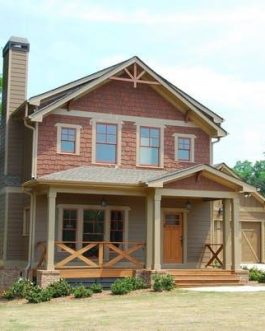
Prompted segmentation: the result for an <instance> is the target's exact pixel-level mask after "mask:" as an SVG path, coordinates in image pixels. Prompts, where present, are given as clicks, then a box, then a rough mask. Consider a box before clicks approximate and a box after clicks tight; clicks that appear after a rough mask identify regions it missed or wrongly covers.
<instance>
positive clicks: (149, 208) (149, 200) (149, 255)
mask: <svg viewBox="0 0 265 331" xmlns="http://www.w3.org/2000/svg"><path fill="white" fill-rule="evenodd" d="M153 199H154V198H153V196H152V195H151V194H149V195H148V196H147V197H146V257H145V258H146V263H145V267H146V269H149V270H150V269H152V264H153V222H154V215H153V214H154V200H153Z"/></svg>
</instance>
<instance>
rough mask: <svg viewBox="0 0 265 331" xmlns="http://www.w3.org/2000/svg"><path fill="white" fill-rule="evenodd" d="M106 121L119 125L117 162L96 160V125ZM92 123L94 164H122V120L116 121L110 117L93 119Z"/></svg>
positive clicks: (106, 122) (92, 155)
mask: <svg viewBox="0 0 265 331" xmlns="http://www.w3.org/2000/svg"><path fill="white" fill-rule="evenodd" d="M100 123H104V124H115V125H117V151H116V153H117V159H116V163H107V162H97V160H96V142H97V139H96V127H97V124H100ZM90 124H91V125H92V150H91V157H92V164H100V165H102V164H103V165H108V164H109V165H113V166H120V165H121V133H122V132H121V130H122V124H123V122H122V121H115V120H109V119H107V120H106V119H103V118H102V119H96V120H95V119H91V120H90Z"/></svg>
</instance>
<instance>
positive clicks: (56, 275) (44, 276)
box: [37, 270, 61, 288]
mask: <svg viewBox="0 0 265 331" xmlns="http://www.w3.org/2000/svg"><path fill="white" fill-rule="evenodd" d="M60 278H61V276H60V271H58V270H37V284H38V285H39V286H40V287H42V288H46V287H48V286H49V285H50V284H52V283H54V282H57V281H58V280H60Z"/></svg>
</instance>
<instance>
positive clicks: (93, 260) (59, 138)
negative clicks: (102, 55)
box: [0, 37, 257, 286]
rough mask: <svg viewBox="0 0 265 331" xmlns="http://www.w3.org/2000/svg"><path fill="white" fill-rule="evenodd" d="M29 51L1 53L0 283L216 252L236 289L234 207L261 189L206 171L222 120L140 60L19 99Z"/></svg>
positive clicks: (85, 274)
mask: <svg viewBox="0 0 265 331" xmlns="http://www.w3.org/2000/svg"><path fill="white" fill-rule="evenodd" d="M28 53H29V43H28V41H27V40H26V39H22V38H14V37H12V38H11V39H10V40H9V41H8V42H7V44H6V46H5V47H4V49H3V57H4V59H3V60H4V71H3V83H4V86H3V99H2V102H3V110H2V119H1V131H0V132H1V136H0V137H1V150H0V158H1V159H0V184H1V186H0V189H1V192H0V259H1V260H2V269H0V273H2V284H4V283H7V280H10V279H12V277H14V276H15V275H17V274H18V273H20V272H23V273H24V274H26V275H33V276H34V275H35V276H37V280H38V282H39V283H40V284H41V285H42V286H45V285H47V284H48V283H49V282H51V281H53V280H55V279H58V278H59V277H64V278H66V279H73V278H78V279H89V278H108V277H111V278H115V277H124V276H129V275H133V274H134V273H135V272H137V273H145V274H146V275H149V274H151V273H152V272H154V271H156V272H157V271H159V272H161V271H165V272H171V273H172V274H175V275H177V273H178V270H182V272H183V270H186V271H187V272H188V270H190V269H192V270H194V269H196V270H198V272H199V271H200V270H201V269H202V268H204V267H205V266H206V265H210V264H212V262H213V260H216V258H217V261H218V259H219V253H220V252H221V251H222V255H223V257H222V261H219V262H218V263H220V266H222V267H223V269H224V270H223V274H221V273H222V270H219V272H220V275H224V276H223V277H225V275H229V277H230V278H229V279H230V281H231V282H232V280H233V281H238V279H239V278H236V277H237V275H238V273H239V271H240V222H239V199H240V195H241V194H242V192H247V193H248V194H251V193H253V194H257V193H256V189H255V188H254V187H252V186H250V185H248V184H246V183H244V182H243V181H242V180H240V179H239V178H238V177H236V176H232V175H231V174H229V173H227V172H225V171H222V169H221V170H218V169H217V168H215V167H214V166H213V165H212V154H213V144H214V143H215V142H216V141H218V140H219V139H221V138H223V137H224V136H226V134H227V133H226V131H225V130H224V129H223V127H222V122H223V119H222V118H221V117H220V116H218V115H217V114H216V113H214V112H213V111H211V110H210V109H208V108H207V107H205V106H203V105H202V104H201V103H199V102H198V101H196V100H194V99H193V98H192V97H190V96H189V95H188V94H186V93H185V92H183V91H182V90H180V89H179V88H177V87H176V86H174V85H173V84H172V83H170V82H168V81H167V80H166V79H165V78H163V77H161V76H160V75H159V74H157V73H156V72H155V71H154V70H152V69H151V68H150V67H148V66H147V65H146V64H145V63H144V62H143V61H142V60H141V59H139V58H138V57H132V58H130V59H128V60H126V61H124V62H121V63H118V64H116V65H113V66H111V67H108V68H106V69H103V70H101V71H98V72H96V73H94V74H91V75H89V76H85V77H83V78H81V79H78V80H76V81H73V82H70V83H68V84H65V85H63V86H60V87H58V88H55V89H53V90H51V91H48V92H45V93H42V94H39V95H36V96H34V97H31V98H29V99H27V97H26V91H27V68H28ZM47 65H48V64H47ZM217 200H221V201H222V206H223V207H222V208H223V210H222V215H223V218H222V219H223V225H224V226H223V235H222V238H223V242H222V244H220V245H219V246H218V245H213V227H212V224H213V223H212V205H213V201H217ZM230 223H231V227H230ZM211 257H213V259H212V258H211ZM209 260H210V261H209ZM211 260H212V261H211ZM211 270H212V269H207V275H208V276H209V273H210V272H211ZM231 277H234V278H233V279H232V278H231Z"/></svg>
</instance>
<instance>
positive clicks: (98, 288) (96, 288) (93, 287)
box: [90, 283, 103, 293]
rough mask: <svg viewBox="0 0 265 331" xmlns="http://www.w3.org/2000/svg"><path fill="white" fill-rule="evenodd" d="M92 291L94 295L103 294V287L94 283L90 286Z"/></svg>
mask: <svg viewBox="0 0 265 331" xmlns="http://www.w3.org/2000/svg"><path fill="white" fill-rule="evenodd" d="M90 289H91V290H92V292H93V293H101V292H102V291H103V288H102V285H101V284H99V283H93V284H92V285H91V286H90Z"/></svg>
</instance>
